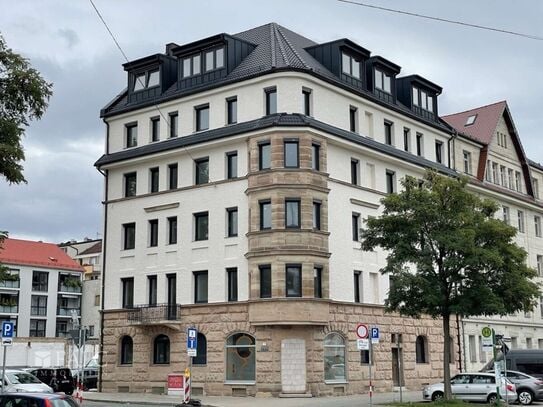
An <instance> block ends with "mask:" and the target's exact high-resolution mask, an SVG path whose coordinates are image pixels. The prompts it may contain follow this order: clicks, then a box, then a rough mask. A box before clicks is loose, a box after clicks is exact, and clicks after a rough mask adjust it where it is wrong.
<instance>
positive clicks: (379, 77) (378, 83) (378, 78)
mask: <svg viewBox="0 0 543 407" xmlns="http://www.w3.org/2000/svg"><path fill="white" fill-rule="evenodd" d="M375 88H376V89H383V73H382V72H381V71H380V70H378V69H376V70H375Z"/></svg>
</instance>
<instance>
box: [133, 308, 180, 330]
mask: <svg viewBox="0 0 543 407" xmlns="http://www.w3.org/2000/svg"><path fill="white" fill-rule="evenodd" d="M126 319H127V321H128V323H129V324H130V325H165V326H168V327H170V328H172V329H176V330H179V329H180V328H179V324H180V323H181V305H180V304H143V305H135V306H134V308H132V309H130V310H129V311H128V313H127V316H126Z"/></svg>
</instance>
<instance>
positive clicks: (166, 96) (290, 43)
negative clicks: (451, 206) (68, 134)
mask: <svg viewBox="0 0 543 407" xmlns="http://www.w3.org/2000/svg"><path fill="white" fill-rule="evenodd" d="M232 37H235V38H238V39H240V40H243V41H246V42H249V43H252V44H255V45H256V48H255V49H254V50H253V51H252V52H251V53H250V54H249V55H247V57H246V58H245V59H244V60H243V61H242V62H241V63H240V64H239V65H238V66H237V67H236V68H235V69H233V70H232V71H231V72H230V73H229V74H228V75H227V76H226V77H225V78H223V79H221V80H219V81H215V82H211V83H209V82H208V83H206V84H203V85H201V86H196V87H191V88H189V89H178V88H177V83H174V84H173V85H172V86H171V87H170V88H169V89H167V90H166V91H165V92H164V93H163V94H162V95H161V96H160V97H158V98H154V99H152V100H148V101H145V102H140V103H137V104H134V103H132V104H128V97H127V91H126V90H125V91H124V92H122V93H121V94H120V95H118V96H117V97H116V99H114V100H113V101H112V102H110V103H109V104H108V105H107V106H106V107H105V108H104V109H102V111H101V115H102V117H107V116H112V115H115V114H119V113H122V112H126V111H130V110H135V109H140V108H142V107H145V106H153V105H155V104H157V103H162V102H165V101H168V100H172V99H177V98H179V97H183V96H188V95H191V94H194V93H199V92H202V91H204V90H207V89H211V88H216V87H219V86H224V85H226V84H229V83H234V82H238V81H241V80H246V79H250V78H253V77H257V76H261V75H265V74H270V73H274V72H278V71H285V70H287V71H301V72H306V73H309V74H311V75H314V76H316V77H318V78H320V79H323V80H325V81H327V82H330V83H332V84H334V85H336V86H340V87H342V88H344V89H346V90H348V91H350V92H353V93H355V94H357V95H359V96H362V97H364V98H367V99H370V100H371V101H373V102H375V103H377V104H380V105H383V106H386V107H387V108H390V109H392V110H396V111H398V112H400V113H402V114H404V115H407V116H409V117H411V118H413V119H415V120H418V121H421V122H424V123H425V124H427V125H430V126H432V127H434V128H437V129H439V130H441V131H445V132H449V133H450V132H451V128H450V126H449V125H447V124H446V123H444V122H443V121H441V120H439V121H431V120H426V119H425V118H423V117H420V116H417V115H415V114H414V113H413V112H412V111H411V109H409V108H408V107H406V106H404V105H402V104H401V103H400V102H399V101H398V102H397V103H395V104H391V103H388V102H386V101H384V100H382V99H380V98H377V97H376V96H375V95H374V94H373V93H371V92H369V91H367V90H364V89H360V88H357V87H354V86H351V85H349V84H348V83H345V82H343V81H341V80H340V79H339V78H338V77H336V76H335V75H334V74H333V73H332V72H330V71H329V70H328V69H326V68H325V67H324V66H323V65H322V64H321V63H319V62H318V61H317V60H316V59H315V58H313V57H312V56H311V55H310V54H309V53H308V52H307V51H306V50H305V49H304V48H308V47H311V46H315V45H318V44H317V43H316V42H314V41H312V40H310V39H308V38H306V37H304V36H302V35H300V34H297V33H295V32H293V31H291V30H289V29H287V28H285V27H283V26H281V25H279V24H277V23H269V24H265V25H263V26H260V27H256V28H252V29H250V30H247V31H243V32H240V33H237V34H234V35H232ZM398 79H400V78H398Z"/></svg>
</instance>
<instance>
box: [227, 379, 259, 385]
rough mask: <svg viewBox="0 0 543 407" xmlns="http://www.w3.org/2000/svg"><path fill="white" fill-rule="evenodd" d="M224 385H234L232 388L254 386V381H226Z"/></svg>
mask: <svg viewBox="0 0 543 407" xmlns="http://www.w3.org/2000/svg"><path fill="white" fill-rule="evenodd" d="M224 384H227V385H234V386H254V385H255V384H256V380H252V381H229V380H226V381H225V382H224Z"/></svg>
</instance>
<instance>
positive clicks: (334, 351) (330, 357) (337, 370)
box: [324, 333, 347, 382]
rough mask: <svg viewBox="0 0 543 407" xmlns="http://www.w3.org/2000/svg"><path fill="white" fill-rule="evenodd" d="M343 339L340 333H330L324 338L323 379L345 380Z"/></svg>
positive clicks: (327, 380) (332, 380) (328, 380)
mask: <svg viewBox="0 0 543 407" xmlns="http://www.w3.org/2000/svg"><path fill="white" fill-rule="evenodd" d="M345 373H346V370H345V340H344V339H343V337H342V336H341V335H340V334H337V333H331V334H329V335H327V336H326V338H324V380H325V381H326V382H345V381H346V379H347V377H346V374H345Z"/></svg>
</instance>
